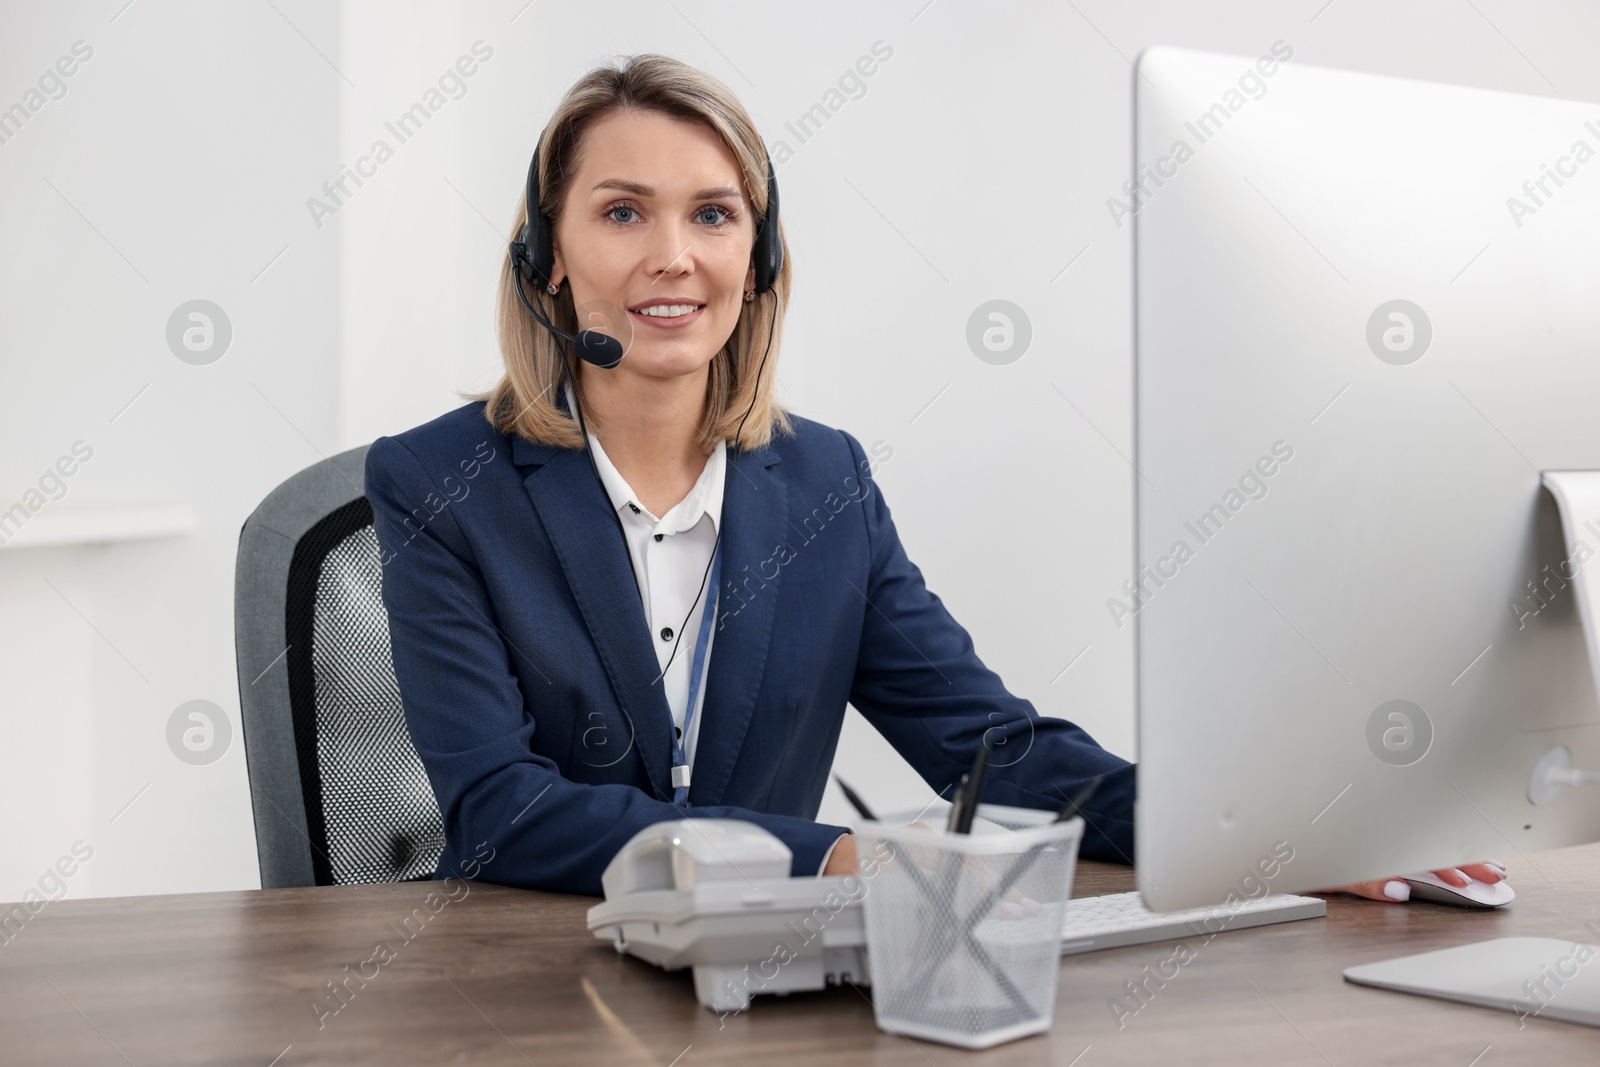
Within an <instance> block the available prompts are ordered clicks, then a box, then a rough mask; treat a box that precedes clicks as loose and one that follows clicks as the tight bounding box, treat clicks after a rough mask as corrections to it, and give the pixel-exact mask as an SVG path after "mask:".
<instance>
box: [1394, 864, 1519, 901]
mask: <svg viewBox="0 0 1600 1067" xmlns="http://www.w3.org/2000/svg"><path fill="white" fill-rule="evenodd" d="M1403 877H1404V880H1405V882H1406V883H1407V884H1408V885H1410V886H1411V899H1412V900H1426V901H1428V902H1429V903H1431V904H1449V905H1451V906H1453V907H1457V908H1500V907H1504V906H1505V905H1507V904H1509V903H1511V901H1512V900H1514V899H1515V898H1516V895H1517V894H1516V892H1515V891H1513V890H1512V888H1511V886H1510V885H1509V884H1507V883H1506V882H1505V881H1503V880H1502V881H1499V882H1495V883H1493V884H1492V885H1491V884H1490V883H1488V882H1480V881H1478V880H1477V879H1476V878H1473V879H1471V880H1469V881H1468V882H1467V884H1466V885H1463V886H1454V885H1451V884H1450V883H1449V882H1446V881H1445V880H1444V879H1443V878H1440V877H1439V876H1438V875H1436V874H1434V873H1433V872H1432V871H1423V872H1421V873H1419V874H1408V875H1404V876H1403Z"/></svg>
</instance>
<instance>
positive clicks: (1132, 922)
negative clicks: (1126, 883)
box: [1061, 893, 1328, 956]
mask: <svg viewBox="0 0 1600 1067" xmlns="http://www.w3.org/2000/svg"><path fill="white" fill-rule="evenodd" d="M1327 911H1328V905H1327V904H1326V902H1324V901H1323V900H1322V899H1321V898H1319V897H1297V896H1293V895H1291V894H1288V893H1279V894H1275V895H1273V896H1266V897H1258V898H1256V899H1254V900H1246V901H1244V902H1243V903H1241V904H1239V905H1237V906H1230V905H1226V904H1216V905H1212V906H1211V907H1206V908H1190V909H1189V910H1187V911H1169V912H1154V911H1151V910H1150V909H1149V908H1147V907H1145V906H1144V901H1142V900H1140V899H1139V894H1138V893H1109V894H1106V895H1105V896H1099V897H1079V898H1078V899H1076V900H1069V901H1068V902H1067V909H1066V915H1065V917H1064V918H1063V920H1062V923H1061V954H1062V955H1063V956H1070V955H1073V954H1075V953H1078V952H1094V951H1096V950H1097V949H1102V948H1118V947H1120V946H1123V945H1142V944H1145V943H1146V942H1149V941H1169V940H1174V939H1177V938H1185V937H1205V936H1207V935H1209V934H1212V933H1225V932H1227V931H1229V930H1244V929H1246V928H1248V927H1251V926H1266V925H1267V924H1269V923H1286V922H1293V921H1294V920H1296V919H1315V918H1319V917H1321V916H1322V915H1325V914H1327ZM1207 920H1212V921H1211V922H1209V923H1208V922H1207Z"/></svg>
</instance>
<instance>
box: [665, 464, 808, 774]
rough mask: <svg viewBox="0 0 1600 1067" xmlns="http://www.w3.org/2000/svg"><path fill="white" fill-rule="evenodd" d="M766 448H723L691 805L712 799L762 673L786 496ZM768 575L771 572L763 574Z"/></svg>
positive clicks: (739, 741)
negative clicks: (718, 564) (714, 588)
mask: <svg viewBox="0 0 1600 1067" xmlns="http://www.w3.org/2000/svg"><path fill="white" fill-rule="evenodd" d="M777 462H778V454H777V453H776V452H775V451H774V450H773V449H772V448H771V446H770V445H769V446H766V447H763V448H759V449H756V450H755V451H753V452H749V453H744V452H740V453H735V452H734V451H732V450H731V449H730V450H729V452H728V473H727V477H726V478H725V479H724V482H723V491H722V547H721V551H722V582H721V585H722V589H721V595H720V596H719V597H718V599H717V621H716V636H715V638H713V640H712V642H711V658H710V660H709V661H708V662H707V664H706V681H705V685H706V697H705V703H704V705H703V706H702V708H701V713H702V714H703V715H704V716H705V718H704V720H703V721H702V722H701V724H700V734H699V738H698V740H697V741H696V743H695V756H694V773H693V775H692V776H691V783H690V786H689V800H690V802H691V803H692V804H701V805H704V804H720V803H722V802H723V800H722V797H723V792H724V791H725V790H726V789H727V786H728V781H729V779H730V778H732V777H733V767H734V763H735V762H736V760H737V759H738V756H739V749H740V747H741V746H742V745H743V743H744V736H745V733H746V731H747V730H748V729H749V728H750V716H751V714H752V712H753V711H754V710H755V704H756V694H757V692H758V691H759V690H760V688H761V678H762V676H763V674H765V672H766V666H767V650H768V648H769V646H770V644H771V641H772V622H773V618H774V617H775V615H776V614H777V606H778V586H779V583H780V582H781V580H782V576H783V572H782V569H781V568H780V567H777V566H776V563H775V561H774V558H773V554H774V550H775V549H776V548H777V545H778V543H779V542H781V541H783V540H785V536H786V532H787V529H788V520H789V493H788V487H787V486H786V485H785V484H784V481H783V479H782V478H780V477H779V476H778V474H777V472H776V471H774V470H773V469H772V467H773V466H774V465H775V464H776V463H777ZM774 571H775V572H776V573H775V574H774V575H773V576H772V577H768V574H769V573H772V572H774Z"/></svg>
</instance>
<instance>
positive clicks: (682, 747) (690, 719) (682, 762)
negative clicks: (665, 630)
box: [668, 539, 722, 807]
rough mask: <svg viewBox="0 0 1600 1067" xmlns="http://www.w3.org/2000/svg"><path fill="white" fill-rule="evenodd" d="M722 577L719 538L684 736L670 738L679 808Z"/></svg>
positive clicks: (685, 789)
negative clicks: (690, 738) (690, 734)
mask: <svg viewBox="0 0 1600 1067" xmlns="http://www.w3.org/2000/svg"><path fill="white" fill-rule="evenodd" d="M721 574H722V543H721V540H720V539H719V540H718V543H717V551H716V554H715V555H713V556H712V557H711V591H710V594H709V595H708V597H707V599H706V608H705V613H704V614H702V615H701V616H700V637H699V640H697V641H695V643H694V663H693V665H692V666H691V667H690V669H689V702H688V705H687V706H686V707H685V708H684V712H683V736H681V737H679V736H678V734H677V733H676V731H674V733H673V735H672V784H673V791H672V802H673V803H674V804H677V805H678V806H680V807H684V806H687V805H688V803H689V759H688V757H687V756H686V755H685V752H686V745H687V743H688V740H689V727H690V726H691V725H692V724H693V723H694V705H695V698H696V697H698V696H699V695H700V681H701V679H702V678H703V677H704V675H705V667H706V644H707V642H708V640H709V639H710V637H711V618H712V616H714V615H715V614H716V613H717V599H718V598H717V589H718V586H717V580H718V578H719V577H720V576H721ZM668 714H669V715H670V714H671V712H670V710H669V712H668ZM680 783H681V784H680Z"/></svg>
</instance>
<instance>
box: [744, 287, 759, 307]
mask: <svg viewBox="0 0 1600 1067" xmlns="http://www.w3.org/2000/svg"><path fill="white" fill-rule="evenodd" d="M755 298H756V291H755V290H754V289H746V290H745V291H744V302H745V303H746V304H748V303H750V301H752V300H754V299H755Z"/></svg>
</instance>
